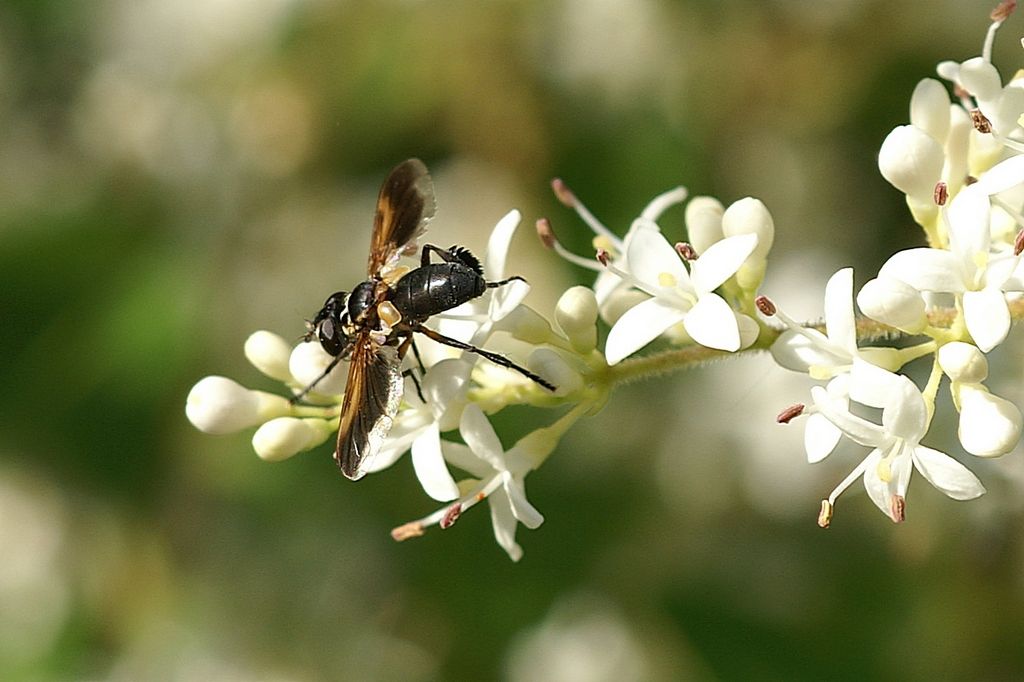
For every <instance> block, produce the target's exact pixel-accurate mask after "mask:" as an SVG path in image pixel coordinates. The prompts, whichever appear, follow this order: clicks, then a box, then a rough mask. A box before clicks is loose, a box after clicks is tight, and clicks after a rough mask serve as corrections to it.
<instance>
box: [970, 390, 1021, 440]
mask: <svg viewBox="0 0 1024 682" xmlns="http://www.w3.org/2000/svg"><path fill="white" fill-rule="evenodd" d="M958 394H959V399H960V400H959V402H960V428H959V430H958V431H957V435H959V436H960V443H961V444H962V445H963V446H964V450H966V451H967V452H969V453H971V454H972V455H976V456H978V457H999V456H1000V455H1005V454H1006V453H1007V452H1009V451H1010V450H1012V449H1013V448H1014V447H1015V446H1016V445H1017V441H1018V440H1019V439H1020V432H1021V425H1022V423H1024V419H1022V417H1021V413H1020V410H1019V409H1017V406H1016V405H1014V404H1013V403H1011V402H1010V401H1008V400H1004V399H1002V398H1000V397H999V396H995V395H992V394H991V393H989V391H988V389H986V388H985V387H984V386H982V385H980V384H963V385H959V386H958Z"/></svg>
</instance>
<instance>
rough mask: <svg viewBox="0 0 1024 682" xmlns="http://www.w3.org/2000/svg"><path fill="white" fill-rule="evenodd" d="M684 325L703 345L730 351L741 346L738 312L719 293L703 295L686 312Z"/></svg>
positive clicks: (691, 335) (694, 338)
mask: <svg viewBox="0 0 1024 682" xmlns="http://www.w3.org/2000/svg"><path fill="white" fill-rule="evenodd" d="M721 243H722V242H718V244H721ZM718 244H715V246H718ZM715 246H712V247H711V248H715ZM683 326H684V327H686V333H687V334H689V335H690V338H692V339H693V340H694V341H696V342H697V343H699V344H700V345H702V346H707V347H708V348H717V349H719V350H727V351H730V352H732V351H737V350H739V348H740V328H739V323H738V322H736V313H734V312H733V310H732V308H730V307H729V304H728V303H726V302H725V299H724V298H722V297H721V296H719V295H718V294H704V295H703V296H701V297H700V300H698V301H697V305H695V306H693V308H691V309H690V312H689V313H687V314H686V317H685V319H683Z"/></svg>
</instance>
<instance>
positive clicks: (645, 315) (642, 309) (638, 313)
mask: <svg viewBox="0 0 1024 682" xmlns="http://www.w3.org/2000/svg"><path fill="white" fill-rule="evenodd" d="M685 317H686V313H685V312H684V311H682V310H680V309H679V308H676V307H674V306H670V305H667V304H665V303H662V302H661V301H659V300H658V299H656V298H649V299H647V300H646V301H643V302H642V303H639V304H637V305H635V306H633V307H632V308H630V309H629V310H627V311H626V312H625V313H624V314H623V315H622V317H620V318H619V320H618V321H617V322H616V323H615V326H613V327H612V329H611V331H610V332H608V339H607V340H606V341H605V345H604V353H605V357H606V358H607V360H608V364H609V365H614V364H616V363H618V362H620V361H621V360H622V359H623V358H625V357H627V356H629V355H632V354H633V353H635V352H636V351H638V350H640V349H641V348H643V347H644V346H646V345H647V344H649V343H650V342H651V341H653V340H654V339H656V338H658V336H660V335H661V334H662V333H663V332H664V331H665V330H666V329H668V328H669V327H671V326H672V325H674V324H678V323H679V322H681V321H682V320H683V318H685Z"/></svg>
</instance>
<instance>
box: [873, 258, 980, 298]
mask: <svg viewBox="0 0 1024 682" xmlns="http://www.w3.org/2000/svg"><path fill="white" fill-rule="evenodd" d="M878 275H879V277H881V276H882V275H885V276H888V277H892V278H893V279H898V280H900V281H901V282H906V283H907V284H909V285H910V286H912V287H914V288H915V289H917V290H918V291H939V292H953V293H957V292H961V291H963V290H964V289H965V286H964V276H963V270H962V269H961V263H960V259H959V258H958V257H957V256H956V254H954V253H952V252H950V251H944V250H941V249H925V248H921V249H907V250H905V251H899V252H897V253H894V254H893V255H892V256H890V257H889V260H887V261H886V262H885V265H883V266H882V268H881V270H879V271H878Z"/></svg>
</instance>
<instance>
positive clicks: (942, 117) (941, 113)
mask: <svg viewBox="0 0 1024 682" xmlns="http://www.w3.org/2000/svg"><path fill="white" fill-rule="evenodd" d="M910 122H911V123H913V124H914V125H915V126H917V127H918V128H920V129H921V130H923V131H925V132H926V133H928V135H930V136H931V137H932V138H934V139H936V140H938V141H940V142H942V141H943V140H945V139H946V133H947V132H949V93H947V92H946V88H945V87H944V86H943V85H942V83H940V82H939V81H937V80H935V79H934V78H924V79H922V80H921V81H920V82H918V84H917V87H915V88H914V94H913V95H911V96H910Z"/></svg>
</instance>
